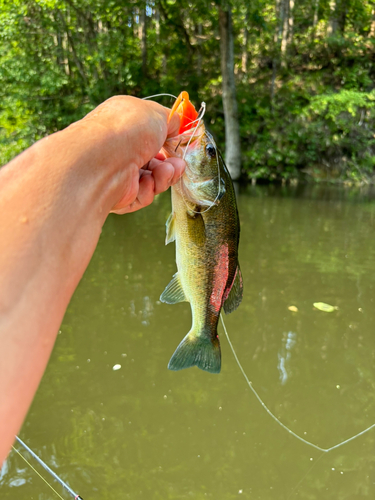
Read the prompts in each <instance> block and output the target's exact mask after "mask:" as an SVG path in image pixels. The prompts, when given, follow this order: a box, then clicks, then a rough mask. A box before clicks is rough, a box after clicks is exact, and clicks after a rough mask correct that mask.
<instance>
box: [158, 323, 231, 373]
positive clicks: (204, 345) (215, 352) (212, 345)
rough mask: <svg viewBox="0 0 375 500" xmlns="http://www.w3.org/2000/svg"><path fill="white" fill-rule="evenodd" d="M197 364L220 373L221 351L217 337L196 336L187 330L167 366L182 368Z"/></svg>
mask: <svg viewBox="0 0 375 500" xmlns="http://www.w3.org/2000/svg"><path fill="white" fill-rule="evenodd" d="M191 366H197V367H198V368H200V369H201V370H206V371H207V372H210V373H220V369H221V351H220V342H219V337H217V336H216V337H215V338H213V339H212V338H211V337H209V336H206V335H201V336H197V335H195V334H194V333H193V332H189V333H188V334H187V335H186V337H185V338H184V339H182V341H181V342H180V345H179V346H178V347H177V349H176V350H175V352H174V354H173V356H172V357H171V359H170V361H169V363H168V368H169V369H170V370H182V369H183V368H190V367H191Z"/></svg>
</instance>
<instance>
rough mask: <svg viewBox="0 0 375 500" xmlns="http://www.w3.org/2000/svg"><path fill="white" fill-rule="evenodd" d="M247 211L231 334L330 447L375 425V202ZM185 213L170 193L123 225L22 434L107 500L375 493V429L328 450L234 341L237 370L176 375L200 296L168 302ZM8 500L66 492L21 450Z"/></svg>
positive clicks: (246, 197) (261, 206)
mask: <svg viewBox="0 0 375 500" xmlns="http://www.w3.org/2000/svg"><path fill="white" fill-rule="evenodd" d="M239 211H240V217H241V222H242V231H241V242H240V262H241V268H242V273H243V277H244V283H245V295H244V300H243V303H242V304H241V306H240V308H239V309H238V310H237V311H236V312H235V313H233V314H231V315H229V316H227V317H226V325H227V328H228V331H229V335H230V337H231V339H232V342H233V344H234V347H235V349H236V351H237V353H238V356H239V358H240V361H241V363H242V364H243V366H244V369H245V370H246V373H247V375H248V376H249V378H250V380H251V381H252V382H253V384H254V387H255V388H256V389H257V390H258V392H259V394H260V396H261V397H262V399H264V401H265V403H266V404H267V406H269V408H270V409H271V410H272V412H274V413H275V415H276V416H277V417H278V418H280V419H281V420H282V422H284V423H285V424H286V425H288V427H290V428H291V429H292V430H293V431H295V432H297V433H298V434H300V435H301V436H304V437H306V439H309V440H311V441H313V442H314V443H317V444H319V445H320V446H322V447H330V446H332V445H334V444H336V443H337V442H339V441H342V440H343V439H346V438H348V437H350V436H351V435H353V434H355V433H356V432H358V431H360V430H362V429H364V428H365V427H367V426H368V425H370V424H371V423H372V422H373V421H374V418H375V417H374V415H375V338H374V323H375V311H374V287H375V245H374V239H373V237H372V235H373V234H374V229H375V227H374V225H375V199H374V198H373V193H372V192H371V191H368V192H363V191H362V192H357V193H355V192H354V194H353V191H349V190H342V189H327V188H322V187H321V186H317V187H313V188H306V187H301V186H297V187H295V188H293V189H292V190H290V189H288V188H286V187H283V188H275V187H273V186H271V187H269V188H263V187H261V186H250V187H249V188H247V189H246V190H244V189H243V188H241V189H240V194H239ZM169 212H170V200H169V195H168V194H167V195H164V196H160V197H158V199H157V202H156V204H155V205H154V206H153V207H150V208H149V209H146V210H143V211H141V212H139V213H136V214H131V215H129V216H126V217H117V216H110V217H109V218H108V221H107V222H106V225H105V227H104V228H103V233H102V237H101V240H100V242H99V246H98V248H97V251H96V252H95V255H94V258H93V260H92V262H91V264H90V266H89V269H88V270H87V272H86V274H85V276H84V278H83V280H82V282H81V284H80V286H79V288H78V290H77V292H76V294H75V296H74V298H73V300H72V302H71V304H70V306H69V309H68V311H67V313H66V315H65V318H64V322H63V324H62V326H61V333H60V334H59V335H58V340H57V343H56V346H55V349H54V351H53V354H52V357H51V361H50V364H49V366H48V369H47V371H46V374H45V376H44V378H43V381H42V384H41V386H40V389H39V391H38V394H37V397H36V398H35V401H34V403H33V405H32V408H31V411H30V413H29V415H28V418H27V420H26V422H25V425H24V427H23V429H22V432H21V438H22V439H24V440H25V442H26V443H27V444H28V445H29V446H30V447H31V448H33V449H34V450H35V451H36V452H37V453H38V454H39V455H40V456H41V458H42V459H43V460H44V461H45V462H46V463H47V464H49V465H50V466H52V467H53V468H54V469H55V470H56V472H58V473H59V474H60V475H61V476H62V478H63V479H64V480H65V481H67V482H68V483H69V484H70V485H71V486H72V487H74V489H75V490H77V491H79V492H80V493H81V494H82V496H83V497H84V498H85V497H86V498H90V499H92V500H102V499H103V498H112V497H118V498H121V499H122V498H124V499H126V498H132V499H136V500H140V499H147V500H149V499H150V498H152V499H154V498H155V499H158V498H162V499H163V500H165V499H179V498H180V499H188V498H194V499H198V500H200V499H207V498H211V499H221V498H223V499H229V500H230V499H232V498H237V497H238V495H241V498H248V499H257V498H259V499H262V500H263V499H265V500H268V499H269V500H279V499H290V498H291V499H294V498H298V499H315V498H319V499H322V500H337V499H338V498H339V499H348V500H349V499H350V500H352V499H355V498H369V499H370V498H373V497H374V495H375V485H374V477H375V458H374V454H373V450H374V444H375V432H373V431H372V432H370V433H369V434H366V435H365V436H362V437H361V438H359V439H358V440H356V441H354V442H352V443H349V444H348V445H346V446H345V447H342V448H339V449H337V450H334V451H332V452H330V453H329V454H326V455H324V456H321V454H320V452H318V451H316V450H314V449H311V448H308V447H306V445H304V444H303V443H300V442H298V441H296V440H295V438H293V437H292V436H290V435H289V434H288V433H287V432H286V431H285V430H284V429H282V428H281V427H279V426H278V425H277V424H276V423H275V422H274V421H273V420H272V419H270V417H269V416H268V415H267V414H266V413H265V411H264V409H263V408H262V406H261V405H260V404H259V403H258V402H257V401H256V400H255V398H254V397H253V395H252V394H251V393H250V391H249V389H248V387H247V386H246V384H245V382H244V380H243V378H242V376H241V374H240V372H239V369H238V366H237V365H236V363H235V361H234V359H233V357H232V354H231V352H230V349H229V347H228V345H227V344H226V342H225V339H224V336H223V335H221V344H222V352H223V368H222V373H221V374H220V375H218V376H213V375H209V374H207V373H204V372H201V371H199V370H197V369H190V370H185V371H182V372H177V373H174V372H169V371H168V370H167V368H166V367H167V364H168V361H169V359H170V356H171V355H172V353H173V352H174V350H175V347H176V345H177V344H178V343H179V342H180V340H181V339H182V337H183V336H184V335H185V334H186V332H187V331H188V330H189V328H190V324H191V317H190V314H191V313H190V307H189V305H188V304H186V303H181V304H176V305H173V306H168V305H167V304H161V303H160V301H159V297H160V294H161V292H162V291H163V290H164V288H165V286H166V285H167V284H168V282H169V280H170V278H171V276H172V275H173V274H174V272H175V256H174V247H173V245H168V246H164V237H165V234H164V231H165V229H164V228H165V226H164V224H165V221H166V219H167V217H168V215H169ZM314 302H326V303H328V304H333V305H337V306H338V308H339V309H338V310H337V311H335V312H332V313H325V312H322V311H318V310H316V309H314V307H313V303H314ZM292 304H293V305H295V307H296V308H297V312H295V311H292V310H290V309H288V308H289V307H290V306H291V305H292ZM117 364H118V365H121V368H120V369H118V370H113V367H114V366H115V365H117ZM318 459H319V460H318ZM315 464H316V465H315ZM312 465H314V467H313V468H311V467H312ZM301 480H302V481H301ZM59 493H60V494H61V495H62V496H64V495H65V493H64V492H62V491H59ZM0 498H1V500H26V499H28V500H29V499H32V498H34V499H38V500H39V499H41V500H43V499H50V498H51V494H50V491H49V490H48V487H46V486H45V485H44V484H43V483H42V482H41V481H40V479H39V478H37V477H36V476H35V474H34V473H33V471H31V470H30V469H27V468H25V465H24V464H23V463H22V462H21V461H20V459H19V457H17V455H15V454H13V453H11V454H10V456H9V459H8V460H7V463H6V466H5V467H4V469H3V471H2V474H1V476H0ZM64 498H67V497H64Z"/></svg>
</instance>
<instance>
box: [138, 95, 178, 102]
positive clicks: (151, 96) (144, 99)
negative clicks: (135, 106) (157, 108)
mask: <svg viewBox="0 0 375 500" xmlns="http://www.w3.org/2000/svg"><path fill="white" fill-rule="evenodd" d="M163 96H167V97H173V99H177V97H176V96H175V95H173V94H155V95H149V96H147V97H142V100H143V101H147V99H152V98H154V97H163Z"/></svg>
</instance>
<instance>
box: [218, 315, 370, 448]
mask: <svg viewBox="0 0 375 500" xmlns="http://www.w3.org/2000/svg"><path fill="white" fill-rule="evenodd" d="M220 319H221V324H222V325H223V328H224V333H225V336H226V338H227V341H228V344H229V347H230V348H231V350H232V353H233V356H234V359H235V360H236V363H237V365H238V367H239V369H240V370H241V373H242V375H243V376H244V378H245V380H246V382H247V385H248V386H249V387H250V389H251V391H252V392H253V394H254V396H255V397H256V398H257V400H258V401H259V403H260V404H261V405H262V406H263V408H264V409H265V411H266V412H267V413H268V415H269V416H270V417H272V418H273V419H274V420H275V422H277V423H278V424H279V425H280V426H281V427H282V428H283V429H285V430H286V431H287V432H288V433H289V434H291V435H292V436H294V437H295V438H296V439H298V440H299V441H302V443H305V444H307V445H308V446H311V447H312V448H315V449H316V450H319V451H322V452H324V453H328V452H329V451H332V450H335V449H336V448H340V446H343V445H344V444H347V443H349V442H350V441H353V440H354V439H357V438H358V437H359V436H362V435H363V434H366V432H369V431H370V430H371V429H373V428H374V427H375V424H372V425H370V426H369V427H367V428H366V429H364V430H363V431H361V432H358V434H355V435H354V436H352V437H350V438H348V439H345V440H344V441H341V442H340V443H338V444H335V445H334V446H331V447H330V448H322V447H321V446H318V445H317V444H314V443H312V442H310V441H307V439H305V438H303V437H302V436H299V435H298V434H296V433H295V432H294V431H292V430H291V429H289V427H287V426H286V425H285V424H283V423H282V422H281V421H280V420H279V419H278V418H277V417H276V415H274V414H273V413H272V412H271V410H269V409H268V408H267V406H266V405H265V403H263V401H262V399H261V397H260V396H259V394H258V393H257V391H256V390H255V389H254V387H253V384H252V382H251V381H250V380H249V379H248V377H247V375H246V373H245V370H244V369H243V367H242V365H241V363H240V360H239V359H238V357H237V354H236V351H235V350H234V347H233V344H232V342H231V341H230V339H229V335H228V332H227V329H226V327H225V324H224V320H223V315H222V314H220Z"/></svg>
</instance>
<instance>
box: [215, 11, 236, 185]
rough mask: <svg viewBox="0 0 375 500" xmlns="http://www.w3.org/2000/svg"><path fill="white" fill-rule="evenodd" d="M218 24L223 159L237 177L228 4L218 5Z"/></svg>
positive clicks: (233, 86)
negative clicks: (222, 115) (221, 81)
mask: <svg viewBox="0 0 375 500" xmlns="http://www.w3.org/2000/svg"><path fill="white" fill-rule="evenodd" d="M219 26H220V49H221V73H222V79H223V107H224V117H225V160H226V164H227V167H228V170H229V173H230V175H231V177H232V179H238V178H239V177H240V175H241V142H240V126H239V121H238V108H237V98H236V85H235V81H234V47H233V27H232V11H231V8H230V6H229V4H225V3H222V4H220V5H219Z"/></svg>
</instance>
